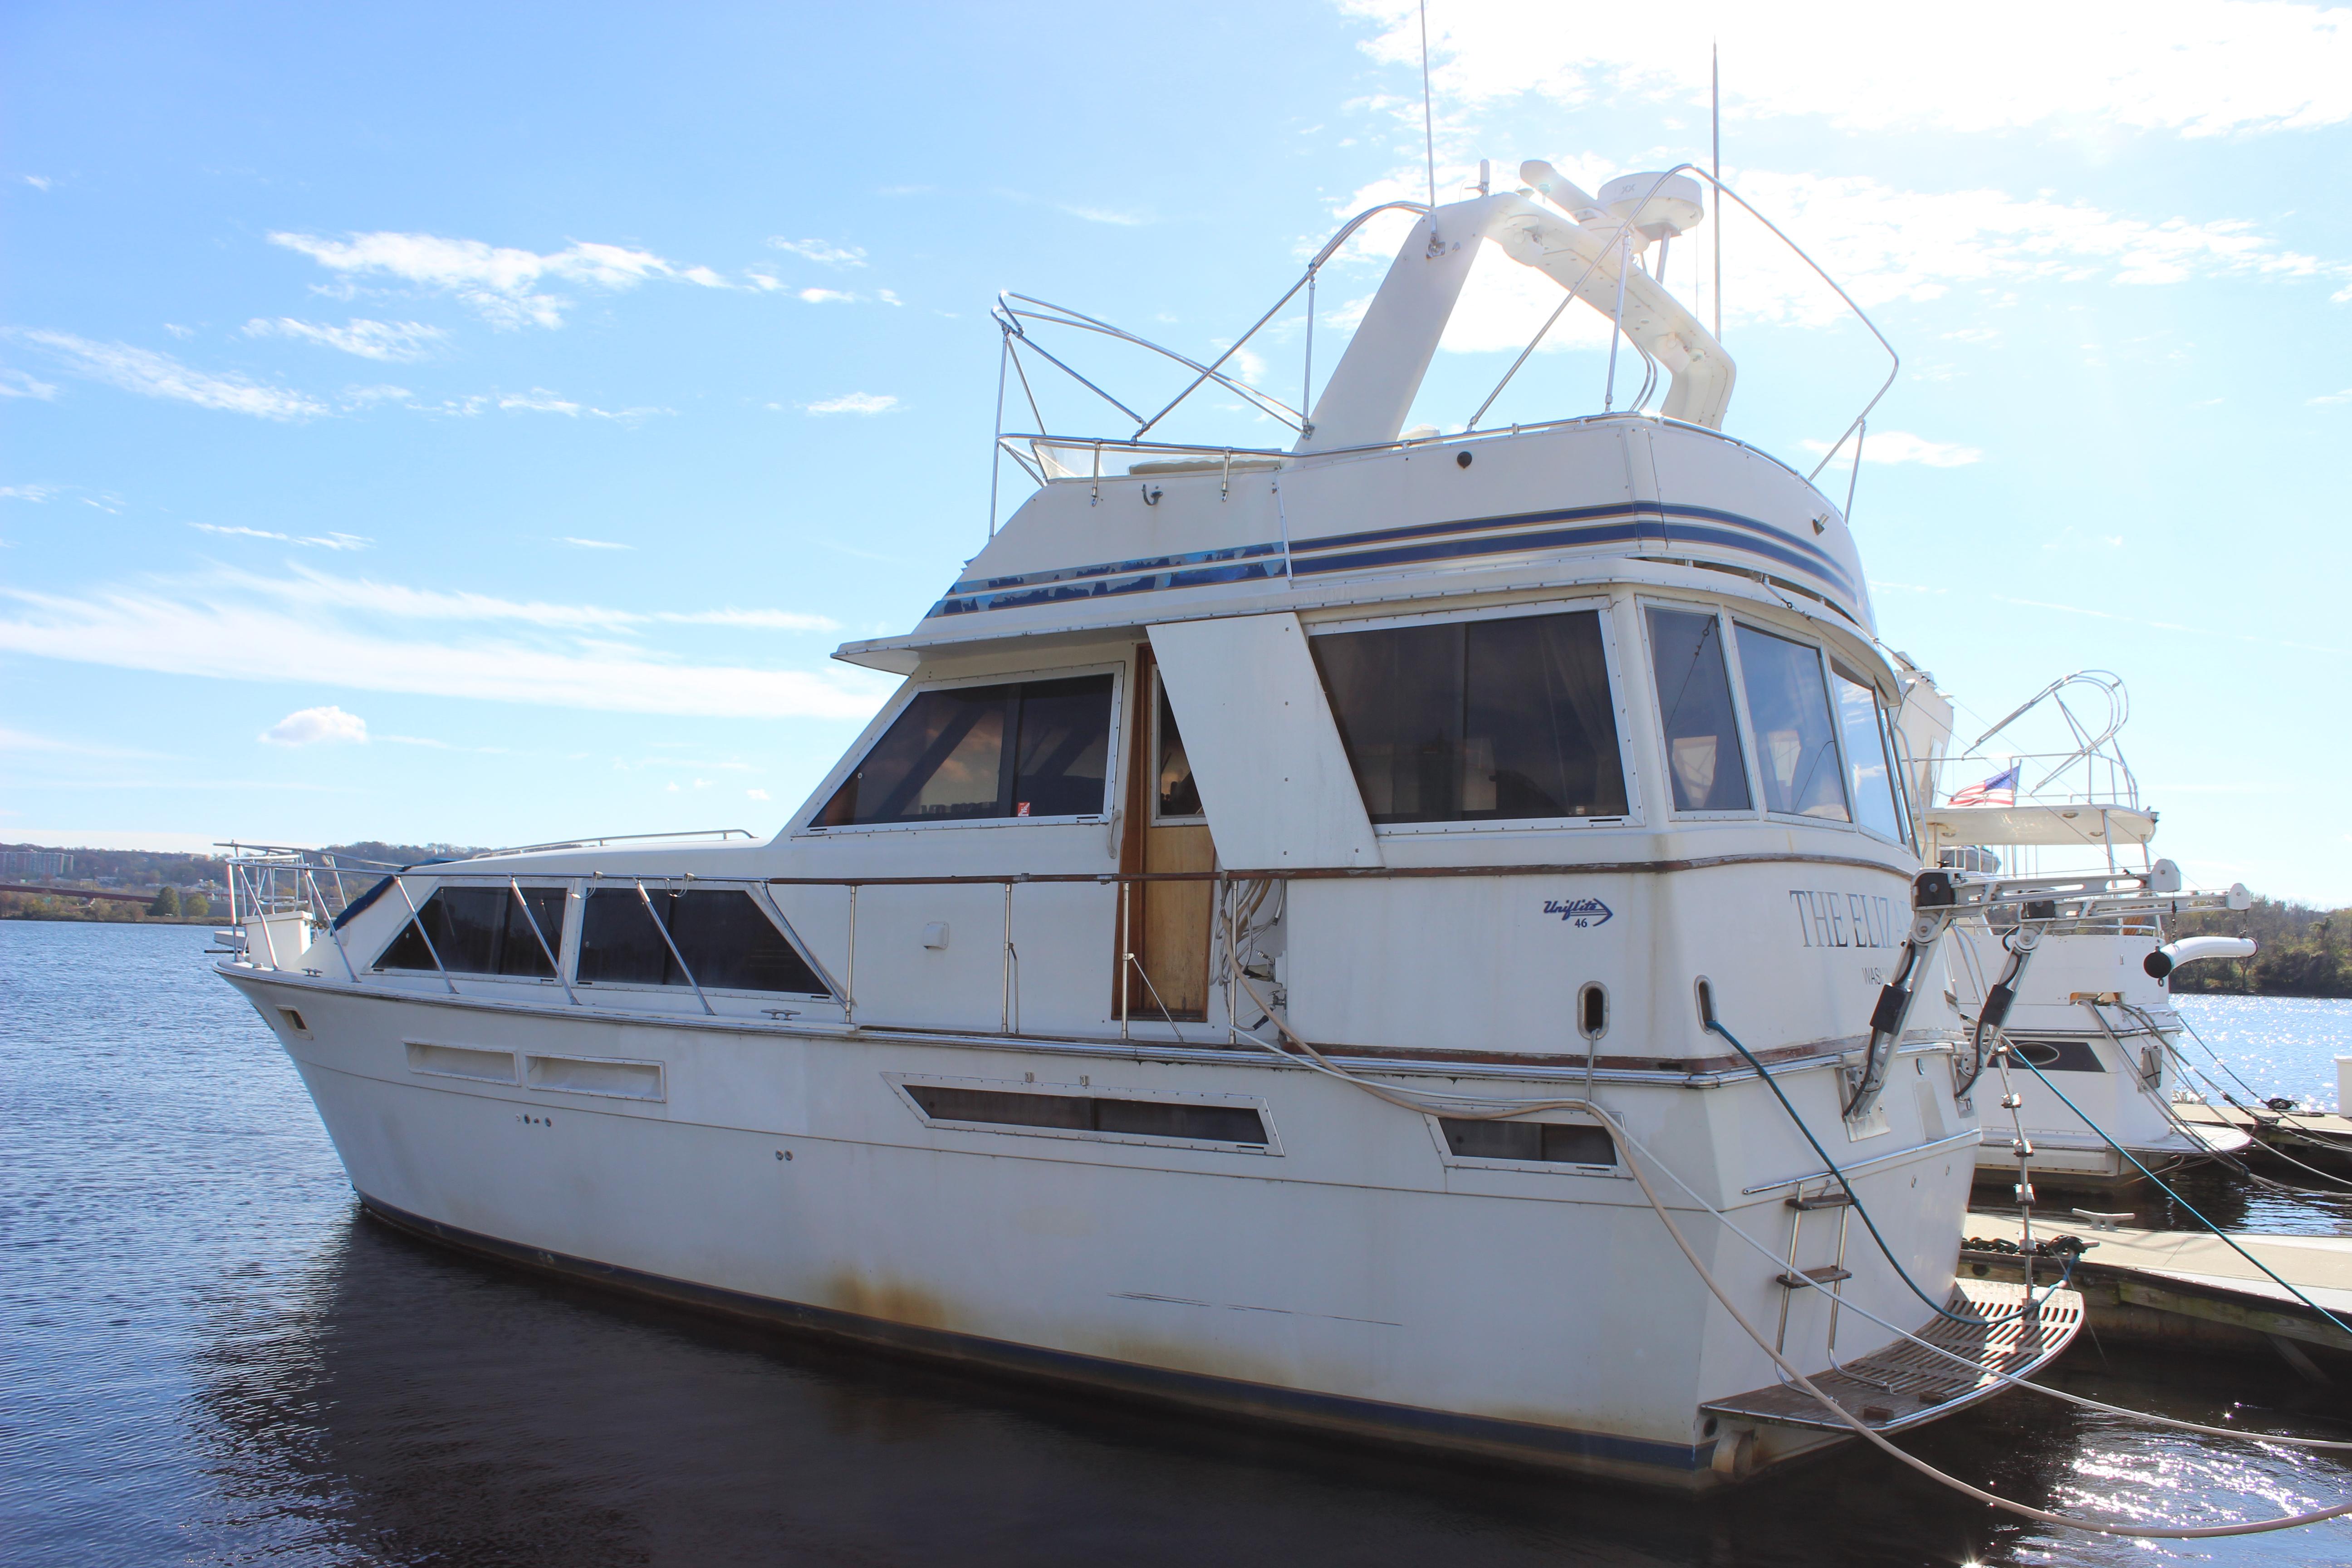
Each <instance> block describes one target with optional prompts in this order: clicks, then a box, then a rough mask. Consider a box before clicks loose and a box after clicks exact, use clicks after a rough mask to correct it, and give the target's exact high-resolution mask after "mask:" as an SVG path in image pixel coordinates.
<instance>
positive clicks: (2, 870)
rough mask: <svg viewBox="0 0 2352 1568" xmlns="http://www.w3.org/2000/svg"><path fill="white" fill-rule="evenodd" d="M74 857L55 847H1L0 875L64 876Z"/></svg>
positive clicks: (71, 866)
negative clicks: (59, 851)
mask: <svg viewBox="0 0 2352 1568" xmlns="http://www.w3.org/2000/svg"><path fill="white" fill-rule="evenodd" d="M72 869H73V857H72V856H70V855H60V854H58V852H57V851H56V850H54V849H0V877H62V876H64V875H65V874H66V873H67V872H68V871H70V870H72Z"/></svg>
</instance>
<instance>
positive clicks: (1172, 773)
mask: <svg viewBox="0 0 2352 1568" xmlns="http://www.w3.org/2000/svg"><path fill="white" fill-rule="evenodd" d="M1151 684H1152V686H1153V688H1154V689H1156V691H1157V693H1158V707H1157V710H1156V711H1155V712H1154V714H1153V718H1152V722H1153V724H1154V725H1155V726H1156V728H1155V729H1154V731H1153V735H1152V755H1153V756H1154V758H1155V759H1156V762H1155V763H1154V767H1153V772H1152V808H1151V811H1152V816H1153V817H1154V818H1156V819H1157V820H1159V821H1161V822H1174V821H1181V820H1185V819H1188V818H1190V819H1197V818H1198V817H1199V816H1201V786H1200V784H1198V782H1196V781H1195V780H1194V779H1193V777H1192V758H1190V757H1189V756H1186V755H1185V754H1184V737H1183V735H1182V734H1181V733H1180V732H1179V731H1177V728H1176V710H1175V708H1174V707H1172V706H1171V704H1170V703H1169V700H1168V686H1167V683H1166V682H1165V681H1162V680H1159V679H1154V680H1153V681H1152V683H1151Z"/></svg>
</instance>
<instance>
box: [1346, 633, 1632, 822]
mask: <svg viewBox="0 0 2352 1568" xmlns="http://www.w3.org/2000/svg"><path fill="white" fill-rule="evenodd" d="M1313 647H1314V654H1315V664H1316V668H1317V669H1318V671H1319V672H1320V673H1321V675H1322V677H1323V688H1324V690H1325V692H1326V693H1327V694H1328V696H1329V698H1330V700H1331V716H1332V718H1333V719H1334V720H1336V721H1338V723H1339V739H1340V742H1341V744H1342V745H1344V746H1345V747H1346V748H1347V752H1348V762H1349V766H1350V767H1352V768H1353V769H1354V770H1355V774H1356V784H1357V787H1358V788H1360V790H1361V791H1362V792H1363V796H1364V810H1365V813H1366V815H1368V816H1370V818H1371V819H1372V820H1373V821H1374V822H1376V823H1403V822H1502V821H1527V820H1530V819H1538V818H1546V817H1574V816H1624V815H1625V770H1624V764H1623V762H1622V757H1621V756H1620V754H1619V752H1618V744H1617V709H1616V704H1615V701H1614V700H1613V699H1612V696H1611V694H1610V689H1609V664H1608V658H1607V656H1606V655H1605V654H1604V653H1603V651H1602V647H1601V616H1600V615H1599V613H1598V612H1597V611H1592V610H1578V611H1573V612H1570V613H1569V614H1565V615H1557V616H1512V617H1509V618H1507V619H1503V620H1485V621H1457V622H1453V623H1450V624H1445V625H1440V626H1398V627H1383V628H1381V629H1379V630H1375V631H1362V632H1332V633H1327V634H1326V635H1324V636H1321V637H1317V638H1316V639H1315V641H1314V644H1313Z"/></svg>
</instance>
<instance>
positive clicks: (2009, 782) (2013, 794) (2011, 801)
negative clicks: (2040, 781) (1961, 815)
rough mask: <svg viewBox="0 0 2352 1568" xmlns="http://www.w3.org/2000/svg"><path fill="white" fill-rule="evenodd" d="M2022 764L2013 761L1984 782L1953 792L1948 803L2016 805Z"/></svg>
mask: <svg viewBox="0 0 2352 1568" xmlns="http://www.w3.org/2000/svg"><path fill="white" fill-rule="evenodd" d="M2021 765H2022V764H2021V763H2010V764H2009V766H2008V767H2007V768H2005V769H2003V770H2002V771H2001V772H2000V773H1995V774H1993V775H1992V777H1990V778H1989V779H1987V780H1985V782H1984V783H1982V784H1970V785H1969V787H1968V788H1966V789H1964V790H1957V791H1955V792H1953V795H1952V798H1951V799H1950V800H1948V801H1947V802H1945V804H1946V805H2016V804H2017V774H2018V771H2019V769H2020V767H2021Z"/></svg>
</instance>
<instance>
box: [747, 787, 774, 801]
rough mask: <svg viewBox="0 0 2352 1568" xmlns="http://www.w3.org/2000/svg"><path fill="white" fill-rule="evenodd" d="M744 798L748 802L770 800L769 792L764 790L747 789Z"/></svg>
mask: <svg viewBox="0 0 2352 1568" xmlns="http://www.w3.org/2000/svg"><path fill="white" fill-rule="evenodd" d="M743 798H744V799H746V800H765V799H767V798H768V792H767V791H766V790H763V789H747V790H745V791H744V792H743Z"/></svg>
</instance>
